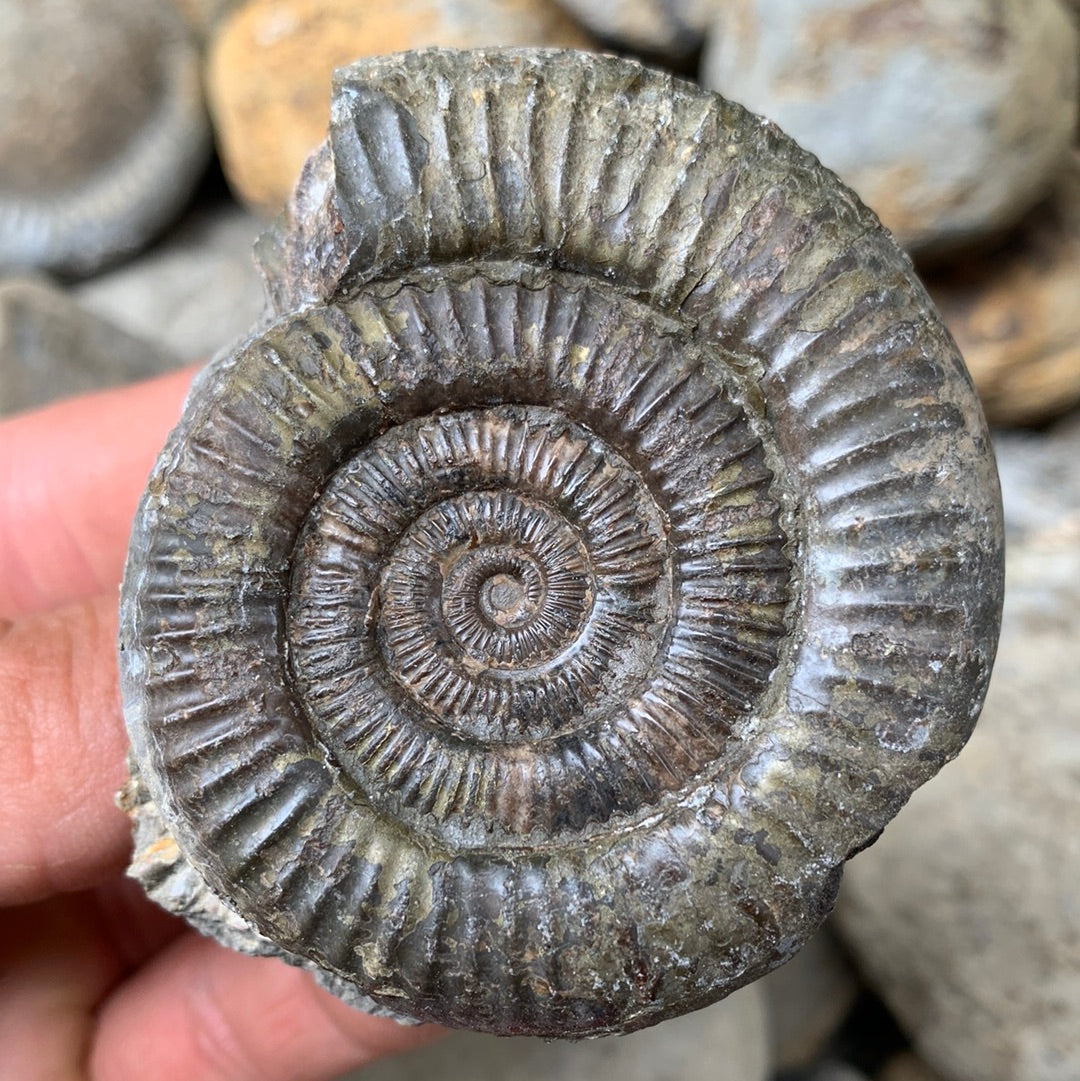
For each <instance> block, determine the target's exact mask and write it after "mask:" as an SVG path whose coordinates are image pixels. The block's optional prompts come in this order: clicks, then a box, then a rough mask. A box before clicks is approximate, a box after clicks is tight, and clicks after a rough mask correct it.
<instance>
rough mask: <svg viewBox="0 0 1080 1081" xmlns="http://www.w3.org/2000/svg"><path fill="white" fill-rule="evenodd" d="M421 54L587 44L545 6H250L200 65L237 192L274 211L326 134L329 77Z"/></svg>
mask: <svg viewBox="0 0 1080 1081" xmlns="http://www.w3.org/2000/svg"><path fill="white" fill-rule="evenodd" d="M427 45H441V46H448V47H456V48H471V47H475V46H481V45H560V46H566V47H574V48H587V47H588V46H589V41H588V39H587V38H586V37H585V35H584V33H583V31H581V30H580V29H579V28H578V27H577V26H576V24H575V23H574V22H573V21H572V20H571V19H570V18H569V16H567V15H565V14H563V12H562V11H561V10H560V9H559V8H557V7H556V6H555V5H554V4H553V3H550V2H548V0H464V2H462V3H455V4H453V5H449V4H443V3H440V2H439V0H401V2H399V3H395V4H393V5H382V4H371V3H369V2H366V0H253V2H252V3H250V4H247V5H245V6H244V7H243V8H241V9H239V10H237V11H236V12H234V13H233V14H232V15H230V16H229V17H228V18H227V19H226V20H225V21H224V23H223V24H222V25H221V28H220V29H219V31H218V33H217V34H216V36H215V38H214V41H213V42H212V44H211V47H210V52H209V56H208V60H207V63H208V73H207V94H208V97H209V101H210V107H211V112H212V115H213V120H214V127H215V130H216V135H217V141H218V149H219V151H220V153H221V157H222V161H223V164H224V167H225V172H226V174H227V175H228V178H229V182H230V183H231V184H232V187H233V189H234V190H235V191H236V193H237V194H238V195H239V196H240V197H241V198H242V199H244V200H245V201H246V202H248V203H249V204H251V205H252V206H254V207H256V208H259V209H262V210H264V211H267V212H270V213H276V212H277V211H278V210H280V209H281V206H282V204H283V203H284V202H285V199H286V198H287V197H288V194H289V192H290V191H291V190H292V187H293V185H294V184H295V183H296V179H297V177H298V176H299V173H300V167H301V166H302V165H303V164H304V159H305V158H306V157H307V156H308V154H309V153H311V151H312V150H313V149H314V148H315V147H316V146H318V144H319V142H320V141H321V140H322V139H323V138H324V137H325V135H326V118H327V114H328V112H329V108H330V76H331V73H332V72H333V71H334V69H335V68H339V67H342V66H343V65H345V64H348V63H351V62H352V61H354V60H357V59H360V58H361V57H365V56H377V55H379V54H382V53H394V52H399V51H402V50H405V49H416V48H421V47H423V46H427Z"/></svg>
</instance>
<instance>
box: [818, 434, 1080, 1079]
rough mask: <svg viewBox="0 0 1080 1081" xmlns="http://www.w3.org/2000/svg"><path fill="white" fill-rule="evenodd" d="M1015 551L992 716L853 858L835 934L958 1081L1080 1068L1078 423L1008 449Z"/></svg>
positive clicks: (923, 1048) (921, 1045)
mask: <svg viewBox="0 0 1080 1081" xmlns="http://www.w3.org/2000/svg"><path fill="white" fill-rule="evenodd" d="M998 452H999V460H1000V462H1001V465H1002V480H1003V487H1004V492H1005V509H1006V517H1007V523H1008V531H1009V537H1010V543H1011V547H1010V548H1009V550H1008V556H1007V576H1006V604H1005V620H1004V624H1003V627H1002V635H1001V643H1000V648H999V651H998V660H997V665H996V668H995V671H994V678H993V681H992V683H991V686H990V693H989V697H988V699H987V703H986V708H985V710H984V712H983V716H982V719H981V720H980V722H979V725H978V727H977V728H976V731H975V734H974V736H973V737H972V739H971V741H970V743H969V745H968V746H967V748H965V750H964V753H963V754H962V755H960V757H959V758H958V759H957V761H956V762H955V763H954V764H952V765H950V766H949V767H948V768H947V769H945V770H944V771H943V772H942V773H941V775H940V776H939V777H937V778H935V780H934V781H933V782H932V783H930V784H928V785H926V786H925V788H923V789H922V790H921V791H920V792H917V793H916V794H915V796H914V797H913V798H912V800H911V802H910V804H909V805H908V806H907V807H906V808H905V809H904V811H903V812H901V814H900V815H899V817H898V818H897V819H896V821H895V822H894V823H893V824H892V825H891V826H889V828H888V829H886V830H885V832H884V834H883V836H882V837H881V839H880V840H879V841H878V842H877V843H876V844H875V845H874V846H872V847H871V848H869V849H868V850H867V851H865V852H863V853H861V854H860V855H859V856H857V857H856V858H855V859H854V860H852V861H851V863H850V864H849V866H848V870H847V873H846V876H845V880H844V886H843V888H842V890H841V895H840V903H839V906H838V910H837V915H838V919H839V926H840V928H841V930H842V931H843V932H844V934H845V936H846V937H847V939H848V941H849V942H850V943H851V944H852V946H853V947H854V949H855V951H856V953H857V955H858V957H859V959H860V961H861V963H862V965H863V966H864V968H865V971H866V974H867V975H868V976H869V977H870V978H871V980H872V981H873V983H874V984H875V985H876V986H877V988H878V989H879V991H880V993H881V994H882V996H883V997H884V998H885V1000H886V1001H887V1002H888V1003H889V1004H890V1006H891V1007H892V1009H893V1010H894V1011H895V1013H896V1016H897V1018H898V1019H899V1020H900V1022H901V1023H902V1025H903V1026H904V1027H905V1028H906V1029H907V1031H908V1032H909V1033H910V1034H911V1035H912V1036H913V1037H914V1040H915V1043H916V1046H917V1049H918V1050H919V1052H920V1053H921V1055H922V1056H923V1057H925V1059H926V1060H927V1061H928V1062H929V1063H930V1064H931V1065H932V1066H934V1067H935V1068H937V1069H938V1070H940V1071H941V1072H942V1073H943V1074H945V1076H946V1077H948V1078H950V1079H951V1081H1075V1079H1076V1078H1077V1077H1080V888H1078V883H1080V798H1078V796H1080V729H1078V727H1077V724H1076V718H1077V716H1080V666H1078V665H1077V642H1078V641H1080V476H1078V474H1077V470H1076V462H1077V460H1078V457H1080V420H1078V418H1076V417H1073V418H1071V419H1070V420H1069V421H1068V422H1067V423H1066V424H1065V425H1064V426H1061V427H1059V428H1058V429H1057V430H1056V431H1055V432H1054V433H1052V434H1051V435H1050V436H1049V437H1037V436H1034V435H1032V436H1028V437H1026V438H1024V437H1023V436H1021V435H1013V436H1010V437H1009V438H1006V439H1003V440H1001V441H999V446H998Z"/></svg>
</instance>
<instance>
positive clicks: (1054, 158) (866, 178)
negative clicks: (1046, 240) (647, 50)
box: [702, 0, 1080, 256]
mask: <svg viewBox="0 0 1080 1081" xmlns="http://www.w3.org/2000/svg"><path fill="white" fill-rule="evenodd" d="M1078 53H1080V50H1078V45H1077V31H1076V28H1075V27H1074V26H1073V24H1072V22H1071V21H1070V19H1069V18H1068V15H1067V13H1066V11H1065V9H1064V8H1063V7H1062V5H1061V3H1060V2H1059V0H914V2H913V0H729V2H728V3H726V4H724V5H723V6H722V7H720V8H718V9H717V12H716V18H715V21H714V22H713V24H712V27H711V30H710V37H709V42H708V44H707V46H706V50H705V55H704V58H703V61H702V81H703V82H704V83H705V84H706V85H707V86H711V87H713V88H714V89H716V90H719V91H720V92H721V93H723V94H725V95H727V96H728V97H731V98H734V99H735V100H736V101H739V102H741V103H742V104H743V105H746V106H747V107H749V108H750V109H752V110H754V111H755V112H759V113H761V114H762V115H764V116H767V117H768V118H769V119H770V120H774V121H775V122H776V123H777V124H779V125H780V127H781V128H783V129H784V130H785V131H786V132H787V133H788V134H789V135H791V136H793V137H794V138H795V139H796V140H797V141H798V142H799V143H801V144H802V145H803V146H805V147H806V148H807V149H808V150H811V151H813V152H814V153H815V154H816V155H817V156H818V157H819V158H821V160H822V161H823V162H824V163H825V164H826V165H827V166H829V168H831V169H834V170H835V171H836V172H838V173H839V174H840V175H841V176H842V177H843V178H844V179H845V180H846V181H847V182H848V183H849V184H850V185H851V186H852V187H853V188H854V189H855V190H856V191H857V192H858V193H859V195H860V196H861V197H862V199H863V201H864V202H866V203H867V204H868V205H869V206H871V207H872V208H873V209H874V210H875V211H877V213H878V214H879V215H880V217H881V219H882V221H883V222H884V223H885V225H886V226H888V227H889V228H890V229H891V230H892V231H893V232H894V233H895V234H896V236H897V239H898V240H899V241H900V243H901V244H902V245H904V246H905V247H907V248H908V249H909V250H911V251H913V252H917V253H920V254H922V255H924V256H929V255H940V254H942V253H944V252H947V251H949V250H952V249H956V248H960V247H963V246H964V245H967V244H970V243H971V242H972V241H975V240H977V239H979V238H984V237H987V236H994V235H996V234H1000V233H1001V232H1002V231H1003V230H1005V229H1007V228H1008V227H1009V226H1010V225H1012V224H1014V223H1015V222H1016V221H1017V220H1018V219H1019V218H1020V217H1021V216H1022V215H1023V214H1024V213H1025V212H1026V211H1027V210H1029V209H1030V208H1031V207H1032V206H1033V205H1034V204H1035V203H1036V202H1037V201H1038V200H1039V199H1040V198H1041V197H1042V196H1043V195H1045V194H1046V192H1047V190H1048V189H1049V187H1050V184H1051V183H1052V182H1053V179H1054V176H1055V174H1056V173H1057V171H1058V169H1059V168H1060V167H1061V166H1062V164H1063V162H1064V159H1065V155H1066V153H1067V150H1068V147H1069V144H1070V142H1071V141H1072V138H1073V135H1074V132H1075V130H1076V122H1077V100H1078V91H1077V65H1078Z"/></svg>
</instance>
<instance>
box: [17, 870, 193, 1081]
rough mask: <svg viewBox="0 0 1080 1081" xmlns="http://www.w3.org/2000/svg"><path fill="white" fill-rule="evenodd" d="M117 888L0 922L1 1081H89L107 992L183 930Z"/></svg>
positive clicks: (125, 885) (58, 900)
mask: <svg viewBox="0 0 1080 1081" xmlns="http://www.w3.org/2000/svg"><path fill="white" fill-rule="evenodd" d="M140 895H141V891H140V890H138V887H137V886H136V884H135V883H134V882H130V881H128V882H124V881H122V880H117V881H115V882H113V883H110V884H109V886H108V887H106V888H104V889H102V890H100V891H93V892H85V893H77V894H64V895H61V896H58V897H51V898H49V900H47V901H44V902H42V903H40V904H36V905H30V906H26V907H22V908H13V909H7V910H6V911H5V912H4V918H3V921H2V922H0V973H2V978H0V1048H2V1049H3V1050H2V1051H0V1076H3V1077H11V1078H16V1077H17V1078H20V1079H21V1081H37V1079H41V1081H46V1079H48V1081H75V1079H76V1078H84V1076H85V1075H84V1069H85V1063H86V1056H87V1053H88V1051H89V1047H90V1039H91V1034H92V1032H93V1016H94V1012H95V1010H96V1008H97V1005H98V1003H99V1002H100V1001H101V1000H102V998H103V997H104V996H105V994H107V992H108V991H109V990H110V989H111V988H112V987H113V986H114V985H115V984H116V983H118V982H119V981H120V980H121V979H122V978H123V977H124V976H125V975H126V974H127V973H128V972H130V971H132V970H133V969H134V967H135V966H137V965H138V964H141V963H142V962H143V961H144V960H145V958H146V957H148V956H150V955H151V954H153V953H156V952H157V951H159V950H160V949H161V948H162V947H163V946H165V945H166V944H167V943H168V942H170V941H171V940H172V939H174V938H175V937H176V935H177V933H178V927H177V924H178V923H179V921H177V920H175V919H173V918H171V917H169V916H167V915H166V914H165V913H164V912H163V911H162V910H160V909H158V908H157V906H156V905H153V904H151V903H150V902H148V901H147V900H146V899H145V897H142V896H140Z"/></svg>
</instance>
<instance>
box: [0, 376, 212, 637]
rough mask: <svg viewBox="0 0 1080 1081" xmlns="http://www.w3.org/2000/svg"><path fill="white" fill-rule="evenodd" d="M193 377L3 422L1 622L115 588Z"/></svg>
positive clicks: (77, 400)
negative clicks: (149, 483)
mask: <svg viewBox="0 0 1080 1081" xmlns="http://www.w3.org/2000/svg"><path fill="white" fill-rule="evenodd" d="M194 371H195V369H193V368H187V369H184V370H182V371H179V372H175V373H173V374H171V375H167V376H163V377H162V378H160V379H153V380H150V381H148V382H145V383H137V384H134V385H132V386H130V387H124V388H122V389H120V390H111V391H105V392H102V393H100V394H91V395H86V396H84V397H81V398H75V399H72V400H71V401H67V402H62V403H60V404H58V405H52V406H47V407H46V408H44V409H39V410H35V411H34V412H32V413H26V414H23V415H21V416H16V417H12V418H11V419H9V420H5V421H0V620H4V619H9V620H10V619H15V618H17V617H18V616H22V615H28V614H30V613H33V612H41V611H46V610H48V609H51V608H55V607H58V606H60V605H63V604H67V603H69V602H71V601H76V600H82V599H84V598H87V597H91V596H93V595H94V594H97V593H102V592H107V591H111V590H113V589H114V588H115V587H116V585H117V584H118V583H119V581H120V576H121V573H122V572H123V566H124V555H125V552H126V550H127V541H128V533H129V531H130V529H131V521H132V518H133V517H134V515H135V508H136V506H137V504H138V501H139V496H140V494H141V493H142V490H143V488H144V487H145V485H146V479H147V477H148V476H149V475H150V470H151V467H152V466H153V464H154V460H155V458H156V457H157V454H158V452H159V451H160V450H161V447H162V446H163V444H164V442H165V437H166V436H167V435H168V433H169V430H170V429H171V428H172V427H173V426H174V425H175V424H176V421H177V419H178V418H179V416H180V407H181V404H182V403H183V400H184V395H185V394H186V393H187V389H188V387H189V385H190V383H191V378H192V375H193V374H194Z"/></svg>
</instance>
